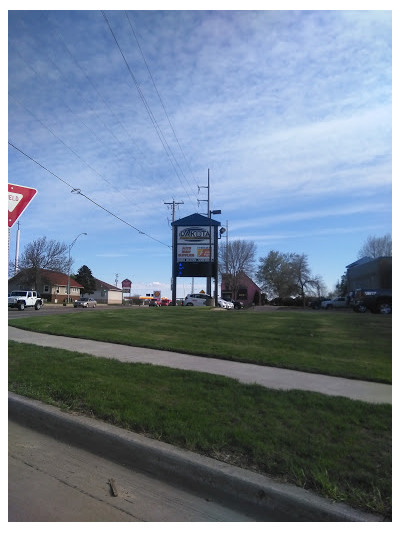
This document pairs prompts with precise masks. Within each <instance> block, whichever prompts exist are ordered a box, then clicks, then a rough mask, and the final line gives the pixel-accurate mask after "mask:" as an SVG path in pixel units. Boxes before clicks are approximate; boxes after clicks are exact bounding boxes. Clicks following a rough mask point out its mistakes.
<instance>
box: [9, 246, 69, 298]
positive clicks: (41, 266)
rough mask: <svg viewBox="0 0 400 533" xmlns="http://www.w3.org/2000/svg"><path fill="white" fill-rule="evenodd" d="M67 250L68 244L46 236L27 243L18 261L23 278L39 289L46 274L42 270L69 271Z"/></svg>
mask: <svg viewBox="0 0 400 533" xmlns="http://www.w3.org/2000/svg"><path fill="white" fill-rule="evenodd" d="M67 250H68V245H66V244H64V243H61V242H58V241H55V240H50V241H48V240H47V239H46V237H40V238H39V239H37V240H35V241H33V242H31V243H29V244H27V245H26V246H25V249H24V251H23V253H22V254H21V256H20V258H19V262H18V271H19V274H20V276H21V280H23V281H24V282H26V283H33V284H34V285H35V288H36V289H37V287H39V285H40V281H41V280H42V279H44V276H45V275H44V274H43V272H42V270H54V271H56V272H67V270H68V257H67Z"/></svg>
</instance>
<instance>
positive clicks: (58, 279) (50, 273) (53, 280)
mask: <svg viewBox="0 0 400 533" xmlns="http://www.w3.org/2000/svg"><path fill="white" fill-rule="evenodd" d="M41 274H42V276H43V279H45V280H46V281H48V282H49V283H50V284H51V285H61V286H65V287H66V286H67V285H68V276H67V274H63V273H62V272H54V270H45V269H42V270H41ZM69 280H70V281H69V286H70V287H76V288H78V289H83V285H80V284H79V283H78V282H77V281H75V280H74V279H73V278H71V277H70V278H69Z"/></svg>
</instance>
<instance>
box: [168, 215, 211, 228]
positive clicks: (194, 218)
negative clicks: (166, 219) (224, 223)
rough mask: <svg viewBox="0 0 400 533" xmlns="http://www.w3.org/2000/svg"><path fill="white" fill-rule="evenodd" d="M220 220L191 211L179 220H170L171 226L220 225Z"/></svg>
mask: <svg viewBox="0 0 400 533" xmlns="http://www.w3.org/2000/svg"><path fill="white" fill-rule="evenodd" d="M220 225H221V222H219V221H218V220H213V219H212V218H208V217H205V216H203V215H200V213H193V215H189V216H187V217H184V218H180V219H179V220H175V221H174V222H172V224H171V226H220Z"/></svg>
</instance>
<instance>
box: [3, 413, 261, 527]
mask: <svg viewBox="0 0 400 533" xmlns="http://www.w3.org/2000/svg"><path fill="white" fill-rule="evenodd" d="M8 431H9V433H8V439H9V446H8V521H9V522H204V521H207V522H219V521H222V522H246V521H253V520H252V519H251V518H249V517H248V516H246V515H245V514H244V513H241V512H240V511H239V510H232V509H229V508H226V507H224V506H222V505H219V504H218V503H216V502H213V501H208V500H206V499H204V498H201V497H198V496H196V495H193V494H191V493H189V492H188V491H183V490H179V489H178V488H176V487H174V486H172V485H169V484H168V483H165V482H162V481H159V480H156V479H154V478H152V477H149V476H146V475H145V474H143V473H140V472H136V471H133V470H131V469H128V468H124V467H123V466H121V465H118V464H116V463H113V462H110V461H108V460H106V459H103V458H100V457H99V456H97V455H93V454H91V453H89V452H87V451H85V450H82V449H80V448H76V447H73V446H70V445H68V444H65V443H63V442H60V441H57V440H55V439H53V438H51V437H49V436H47V435H45V434H42V433H38V432H36V431H33V430H31V429H28V428H27V427H25V426H22V425H19V424H17V423H15V422H13V421H9V423H8ZM110 479H113V480H114V482H115V483H114V487H115V488H116V491H117V495H116V496H115V495H114V494H113V491H112V488H111V485H110V483H109V480H110Z"/></svg>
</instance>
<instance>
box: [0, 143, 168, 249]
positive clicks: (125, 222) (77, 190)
mask: <svg viewBox="0 0 400 533" xmlns="http://www.w3.org/2000/svg"><path fill="white" fill-rule="evenodd" d="M8 144H9V145H10V146H12V147H13V148H14V149H15V150H17V151H18V152H20V153H21V154H22V155H24V156H25V157H27V158H28V159H30V160H31V161H32V162H33V163H35V164H36V165H38V166H39V167H41V168H42V169H43V170H45V171H46V172H48V173H49V174H51V175H52V176H54V177H55V178H57V179H58V180H60V181H61V182H62V183H64V184H65V185H67V186H68V187H69V188H70V189H71V192H72V193H74V194H79V195H81V196H83V197H84V198H86V199H87V200H89V202H92V204H94V205H97V207H100V209H102V210H103V211H105V212H106V213H108V214H109V215H111V216H113V217H114V218H116V219H117V220H119V221H120V222H122V223H123V224H126V225H127V226H129V227H131V228H132V229H134V230H135V231H137V232H138V233H140V235H144V236H145V237H148V238H149V239H152V240H153V241H156V242H158V243H160V244H162V245H163V246H166V247H167V248H171V246H170V245H169V244H165V242H162V241H159V240H158V239H156V238H155V237H152V236H151V235H149V234H148V233H146V232H144V231H142V230H140V229H138V228H136V227H135V226H133V225H132V224H130V223H129V222H127V221H126V220H124V219H122V218H121V217H119V216H117V215H115V214H114V213H112V212H111V211H109V210H108V209H106V208H105V207H103V206H102V205H101V204H99V203H97V202H95V201H94V200H92V198H90V197H89V196H87V195H86V194H83V192H82V191H81V189H79V188H76V187H73V186H72V185H71V184H70V183H68V182H67V181H66V180H64V179H63V178H60V176H57V174H55V173H54V172H52V171H51V170H49V169H48V168H46V167H45V166H44V165H42V164H41V163H39V161H36V159H34V158H33V157H31V156H30V155H28V154H26V153H25V152H24V151H22V150H21V149H20V148H18V147H17V146H15V144H13V143H12V142H10V141H8Z"/></svg>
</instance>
